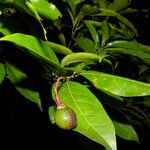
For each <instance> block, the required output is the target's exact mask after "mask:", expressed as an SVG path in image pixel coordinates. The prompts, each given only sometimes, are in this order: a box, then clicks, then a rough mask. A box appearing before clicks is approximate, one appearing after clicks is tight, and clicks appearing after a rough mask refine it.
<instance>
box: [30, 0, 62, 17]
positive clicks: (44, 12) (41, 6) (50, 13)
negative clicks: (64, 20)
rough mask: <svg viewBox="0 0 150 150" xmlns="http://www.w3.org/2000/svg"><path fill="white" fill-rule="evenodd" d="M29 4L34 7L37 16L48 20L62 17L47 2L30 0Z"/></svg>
mask: <svg viewBox="0 0 150 150" xmlns="http://www.w3.org/2000/svg"><path fill="white" fill-rule="evenodd" d="M30 2H31V4H32V5H33V6H34V7H35V9H36V11H37V12H38V14H39V15H40V16H42V17H45V18H47V19H50V20H56V19H58V17H62V15H61V13H60V11H59V10H58V9H57V8H56V6H55V5H54V4H52V3H49V2H48V1H47V0H30Z"/></svg>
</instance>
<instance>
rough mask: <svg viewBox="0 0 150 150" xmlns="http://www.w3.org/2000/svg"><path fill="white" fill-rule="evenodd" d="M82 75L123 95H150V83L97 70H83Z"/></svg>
mask: <svg viewBox="0 0 150 150" xmlns="http://www.w3.org/2000/svg"><path fill="white" fill-rule="evenodd" d="M80 75H82V76H84V77H85V78H87V79H88V80H89V81H91V82H92V84H93V85H94V86H95V87H96V88H98V89H100V90H101V89H102V90H104V91H108V92H110V93H112V94H116V95H118V96H123V97H134V96H146V95H150V84H148V83H144V82H140V81H135V80H131V79H128V78H123V77H119V76H115V75H110V74H107V73H102V72H96V71H83V72H81V73H80Z"/></svg>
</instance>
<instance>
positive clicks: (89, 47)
mask: <svg viewBox="0 0 150 150" xmlns="http://www.w3.org/2000/svg"><path fill="white" fill-rule="evenodd" d="M75 41H76V43H77V45H78V46H79V47H81V48H82V49H83V50H84V51H85V52H88V53H96V48H95V44H94V43H93V41H92V40H90V39H89V38H86V37H81V38H76V40H75Z"/></svg>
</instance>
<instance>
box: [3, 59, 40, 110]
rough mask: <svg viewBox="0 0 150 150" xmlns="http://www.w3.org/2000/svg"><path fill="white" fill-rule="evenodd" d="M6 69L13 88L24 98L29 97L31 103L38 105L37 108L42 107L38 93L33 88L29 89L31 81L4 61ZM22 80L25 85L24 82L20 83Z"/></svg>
mask: <svg viewBox="0 0 150 150" xmlns="http://www.w3.org/2000/svg"><path fill="white" fill-rule="evenodd" d="M6 71H7V76H8V79H9V80H10V81H11V82H12V84H13V85H14V86H15V88H16V89H17V90H18V91H19V92H20V93H21V94H22V95H23V96H24V97H25V98H27V99H29V100H30V101H31V102H33V103H36V104H37V105H38V106H39V108H40V109H42V108H41V99H40V96H39V93H38V92H37V91H35V90H34V89H31V87H32V86H33V85H32V84H31V81H29V80H27V75H26V74H24V73H23V72H22V71H21V70H19V69H18V68H16V67H15V66H14V65H12V64H10V63H8V62H7V63H6ZM23 81H25V83H26V84H27V85H25V83H24V84H23V85H22V83H23ZM29 85H30V88H29ZM26 86H28V87H26Z"/></svg>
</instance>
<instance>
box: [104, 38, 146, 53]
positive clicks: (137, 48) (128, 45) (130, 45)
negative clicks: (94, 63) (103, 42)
mask: <svg viewBox="0 0 150 150" xmlns="http://www.w3.org/2000/svg"><path fill="white" fill-rule="evenodd" d="M110 47H116V48H126V49H130V50H135V51H144V49H143V48H142V47H141V46H140V44H139V43H137V42H128V41H124V40H121V41H113V42H110V43H108V44H107V46H106V48H110Z"/></svg>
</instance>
